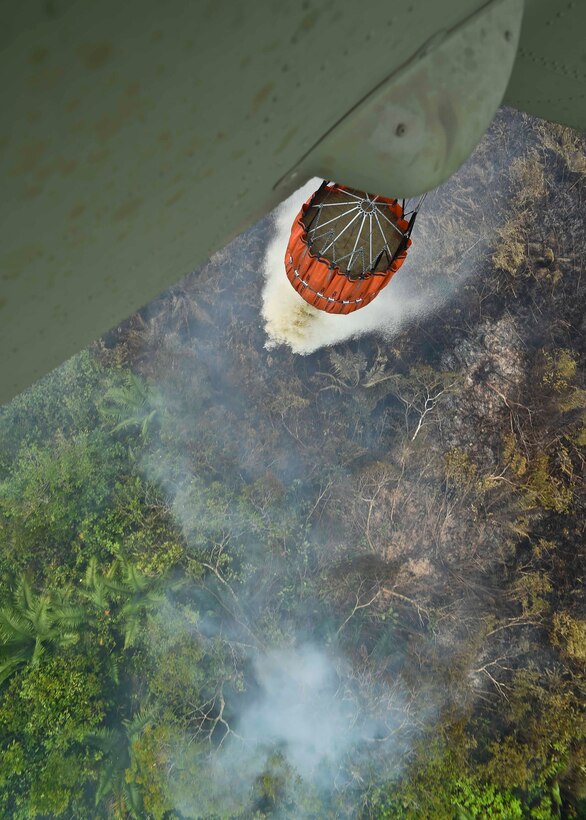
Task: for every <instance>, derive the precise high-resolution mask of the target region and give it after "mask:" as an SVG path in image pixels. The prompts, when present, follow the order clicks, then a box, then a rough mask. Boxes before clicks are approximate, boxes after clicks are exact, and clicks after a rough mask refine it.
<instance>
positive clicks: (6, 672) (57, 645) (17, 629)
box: [0, 577, 85, 684]
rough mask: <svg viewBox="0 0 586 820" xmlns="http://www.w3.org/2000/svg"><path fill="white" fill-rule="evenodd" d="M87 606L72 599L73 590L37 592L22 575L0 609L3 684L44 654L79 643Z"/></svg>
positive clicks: (0, 660)
mask: <svg viewBox="0 0 586 820" xmlns="http://www.w3.org/2000/svg"><path fill="white" fill-rule="evenodd" d="M84 617H85V611H84V609H83V607H80V606H76V605H74V604H72V603H71V602H70V592H69V590H64V591H60V592H51V593H50V594H49V593H43V594H41V595H36V594H35V593H34V592H33V591H32V589H31V587H30V584H29V583H28V581H27V579H26V578H24V577H23V578H22V579H21V580H20V582H19V584H18V586H17V588H16V591H15V592H14V595H13V600H12V603H11V604H8V605H6V606H4V607H2V608H1V609H0V684H1V683H3V682H4V681H5V680H6V679H7V678H9V677H10V675H12V673H13V672H15V671H16V670H17V669H18V667H19V666H21V665H23V664H27V663H32V664H37V663H38V662H39V660H40V659H41V657H42V656H43V654H44V653H45V652H46V651H47V650H49V651H55V650H57V649H63V648H65V647H68V646H71V645H72V644H74V643H76V642H77V640H78V638H79V627H80V625H81V624H82V623H83V621H84Z"/></svg>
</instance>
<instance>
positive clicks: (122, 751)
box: [86, 708, 155, 817]
mask: <svg viewBox="0 0 586 820" xmlns="http://www.w3.org/2000/svg"><path fill="white" fill-rule="evenodd" d="M154 715H155V710H154V709H152V708H151V709H142V710H138V711H137V712H136V713H135V714H134V715H133V716H132V718H130V719H124V720H122V726H121V727H120V728H116V729H109V728H103V729H98V730H97V731H95V732H90V733H89V734H88V735H87V736H86V743H88V744H89V745H90V746H93V747H94V748H96V749H98V750H99V751H100V752H101V753H102V761H101V768H100V773H99V776H98V785H97V788H96V796H95V804H96V806H99V805H100V803H101V802H102V801H104V800H105V799H106V798H107V797H109V796H111V797H112V798H113V805H114V809H115V811H116V815H117V816H119V817H125V816H126V813H129V814H130V815H131V816H132V817H140V816H142V815H141V811H142V805H143V800H142V794H141V790H140V787H139V785H138V784H137V783H136V781H135V780H134V778H133V777H132V774H131V771H130V770H131V769H135V768H136V764H135V762H134V745H135V743H136V742H137V741H138V740H139V738H140V737H141V735H142V733H143V732H144V731H145V729H146V727H147V726H149V725H150V724H152V722H153V718H154Z"/></svg>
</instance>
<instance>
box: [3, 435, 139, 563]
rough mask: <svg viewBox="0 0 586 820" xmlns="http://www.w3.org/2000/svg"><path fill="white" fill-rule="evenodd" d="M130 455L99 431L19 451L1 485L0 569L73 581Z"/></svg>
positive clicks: (58, 438)
mask: <svg viewBox="0 0 586 820" xmlns="http://www.w3.org/2000/svg"><path fill="white" fill-rule="evenodd" d="M124 455H125V454H124V450H123V448H122V447H121V445H119V444H116V443H115V442H112V440H111V439H109V438H108V437H107V435H106V434H105V433H103V432H101V431H99V430H97V431H95V432H91V433H86V432H82V433H78V434H75V435H73V436H72V437H71V438H68V439H66V438H64V437H63V436H62V435H61V434H57V435H56V436H55V439H54V440H53V441H51V442H50V443H49V444H47V445H45V446H44V447H41V446H38V445H36V444H35V445H31V446H30V447H23V449H21V451H19V453H18V455H17V457H16V459H15V461H14V463H13V464H12V466H11V468H10V472H9V474H8V477H7V478H6V479H5V480H4V481H3V482H2V483H1V484H0V538H1V539H2V541H3V550H2V555H1V556H0V569H1V570H2V573H3V575H4V577H5V578H7V577H8V576H9V573H15V572H18V571H20V570H24V569H27V568H29V567H30V568H32V569H33V571H34V572H35V574H37V575H38V576H42V575H45V576H49V575H51V574H54V575H55V576H56V577H60V578H61V579H63V578H64V576H65V578H67V576H68V574H69V573H68V572H67V567H68V566H72V565H75V563H77V562H78V561H81V560H83V558H82V555H83V527H84V523H85V522H86V520H87V519H88V518H92V517H95V516H99V515H100V514H102V513H103V512H104V511H105V510H106V508H107V505H108V503H109V498H110V493H111V490H112V487H113V486H114V483H115V480H116V478H117V477H119V476H120V474H121V473H122V472H123V470H124Z"/></svg>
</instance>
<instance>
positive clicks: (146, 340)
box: [0, 109, 586, 820]
mask: <svg viewBox="0 0 586 820" xmlns="http://www.w3.org/2000/svg"><path fill="white" fill-rule="evenodd" d="M585 194H586V140H585V139H584V138H583V137H582V136H579V135H577V134H576V133H575V132H572V131H571V130H569V129H565V128H562V127H560V126H556V125H551V124H547V123H544V122H543V121H539V120H536V119H533V118H530V117H527V116H525V115H522V114H519V113H517V112H513V111H510V110H506V109H503V110H502V111H501V112H499V114H498V116H497V118H496V120H495V121H494V123H493V124H492V126H491V128H490V130H489V132H488V133H487V135H486V136H485V138H484V140H483V141H482V143H481V144H480V146H479V147H478V149H477V150H476V152H475V153H474V155H473V156H472V158H471V159H470V160H469V161H468V162H467V163H466V165H465V166H464V167H463V168H462V169H461V170H460V171H459V172H458V173H457V174H456V175H455V176H454V177H453V178H452V179H451V180H450V181H449V182H448V183H447V184H445V185H444V186H442V187H441V188H440V189H439V190H438V191H437V192H435V193H434V194H432V195H430V197H429V198H428V203H427V206H428V207H427V210H426V211H425V212H424V213H422V214H421V216H420V219H419V221H418V224H417V226H416V230H415V232H414V241H416V242H419V243H421V244H425V246H426V248H427V253H426V254H425V255H424V256H422V257H420V258H419V261H418V262H417V264H415V263H414V264H413V265H411V266H410V265H409V260H408V261H407V263H406V264H405V265H404V266H403V268H402V270H401V271H400V273H399V274H397V280H399V278H401V279H403V280H404V279H407V278H408V279H410V281H411V287H412V288H414V289H415V290H416V292H417V293H420V294H425V293H426V291H427V290H428V289H429V288H430V287H432V286H434V285H433V283H436V285H437V282H438V281H441V282H442V283H443V284H442V287H444V286H445V290H446V292H449V296H447V297H446V298H445V299H444V301H443V302H442V303H441V304H440V305H439V306H438V307H437V308H436V309H431V310H428V311H427V312H426V313H425V314H424V315H423V314H422V315H420V316H415V317H413V318H412V319H411V320H409V321H407V322H405V323H403V324H402V325H401V326H400V327H398V328H395V330H394V331H393V332H386V333H385V332H383V331H380V332H377V333H369V334H366V335H363V336H360V337H358V338H355V339H351V340H349V341H346V342H343V343H340V344H337V345H335V346H330V347H323V348H320V349H318V350H316V352H314V353H312V354H311V355H305V356H300V355H295V354H293V353H292V352H291V350H290V349H289V348H288V347H287V346H286V345H276V346H275V345H273V346H269V347H267V346H266V342H267V335H266V332H265V329H264V326H263V322H262V319H261V309H260V306H261V304H262V290H263V283H264V279H263V274H262V271H263V264H264V263H263V260H264V255H265V250H266V247H267V243H268V242H269V240H270V238H271V236H272V234H273V226H274V216H273V215H269V216H267V217H266V218H264V219H263V220H261V222H259V223H258V224H257V225H256V226H254V227H253V228H251V229H250V230H249V231H248V232H246V233H244V234H243V235H241V236H240V237H238V238H237V239H236V240H234V241H233V242H232V243H231V244H230V245H229V246H227V247H226V248H224V249H223V250H222V251H220V252H219V253H218V254H216V256H214V257H213V258H212V259H211V260H210V261H209V262H208V263H207V264H206V265H205V266H203V267H202V268H201V269H199V270H196V271H195V272H194V273H192V274H190V275H189V276H187V277H186V278H185V279H184V280H183V281H182V282H181V283H180V284H178V285H177V286H176V287H175V288H173V289H171V290H170V291H168V292H166V293H164V294H162V295H161V296H160V297H159V298H158V299H156V300H155V301H154V302H153V303H151V304H149V305H147V306H145V307H144V308H143V309H142V310H140V311H139V312H138V313H137V314H135V315H134V316H132V317H131V318H129V319H128V320H127V321H126V322H125V323H124V324H123V325H121V326H120V327H117V328H114V329H112V331H111V332H109V333H108V334H107V335H106V336H105V337H104V338H102V339H101V340H99V341H98V342H96V343H95V344H94V345H93V346H92V347H91V349H89V350H86V351H83V352H82V353H80V354H79V355H77V356H75V357H74V358H72V359H71V360H69V361H68V362H66V363H65V364H63V365H62V366H61V367H60V368H58V369H57V370H55V371H53V372H52V373H51V374H49V375H48V376H46V377H45V378H44V379H42V380H41V381H39V382H38V383H36V384H35V385H33V386H32V387H31V388H29V389H28V390H27V391H26V392H25V393H23V394H21V395H20V396H18V397H17V398H15V399H14V400H13V401H12V402H11V403H10V404H8V405H6V406H4V407H3V408H0V597H1V609H0V749H1V751H0V815H1V816H2V817H7V818H8V817H10V818H37V817H43V818H52V817H63V818H156V820H162V819H163V818H250V819H252V818H257V819H260V818H265V817H276V818H362V820H367V818H409V820H416V819H417V818H438V819H439V820H443V818H445V819H446V820H449V819H451V818H458V820H468V818H525V817H527V818H536V819H537V820H549V818H586V717H585V709H584V707H585V703H586V605H585V595H586V585H585V583H584V576H585V569H584V567H585V558H586V550H585V538H584V535H585V528H586V519H585V514H584V513H585V507H586V489H585V486H584V459H585V447H586V384H585V368H584V363H585V357H586V346H585V331H586V319H585V310H584V306H585V302H586V300H585V295H586V275H584V271H583V264H584V263H583V260H584V255H585V253H586V220H585V215H584V197H585ZM283 252H284V249H283ZM464 269H466V270H467V271H468V269H469V272H468V273H467V275H466V276H464V277H462V271H463V270H464ZM283 276H284V272H283ZM438 277H439V280H438ZM394 285H395V283H394V282H393V283H391V284H390V285H389V289H391V290H390V293H392V288H393V287H394Z"/></svg>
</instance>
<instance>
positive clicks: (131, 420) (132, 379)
mask: <svg viewBox="0 0 586 820" xmlns="http://www.w3.org/2000/svg"><path fill="white" fill-rule="evenodd" d="M159 409H160V396H159V395H158V393H157V392H156V391H155V390H153V389H152V388H151V387H150V386H149V384H148V382H146V381H145V380H144V379H142V378H141V377H140V376H137V375H136V373H132V372H130V371H128V373H126V374H125V377H124V384H123V385H122V386H121V387H111V388H110V389H109V390H108V391H107V392H106V394H105V396H104V402H103V403H102V411H103V412H104V414H105V415H106V416H108V417H109V418H111V419H112V421H114V422H115V426H114V427H113V428H112V432H113V433H117V432H118V431H120V430H129V429H132V428H134V427H138V428H139V429H140V435H141V436H142V438H143V439H146V438H147V437H148V434H149V431H150V429H151V427H152V425H153V421H154V419H155V417H156V416H157V413H158V412H159Z"/></svg>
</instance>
